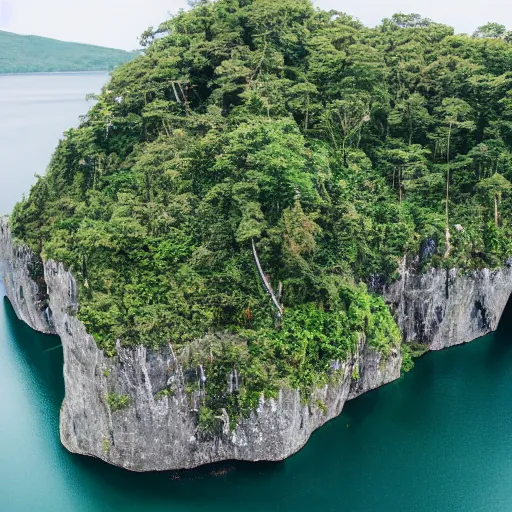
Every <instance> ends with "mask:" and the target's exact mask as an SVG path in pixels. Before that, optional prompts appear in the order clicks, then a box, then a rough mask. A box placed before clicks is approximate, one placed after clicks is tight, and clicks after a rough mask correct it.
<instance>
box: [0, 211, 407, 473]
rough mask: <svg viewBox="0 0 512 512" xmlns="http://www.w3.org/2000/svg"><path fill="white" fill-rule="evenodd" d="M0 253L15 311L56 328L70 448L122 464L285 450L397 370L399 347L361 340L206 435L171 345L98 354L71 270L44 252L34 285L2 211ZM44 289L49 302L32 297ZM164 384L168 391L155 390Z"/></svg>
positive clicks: (180, 464)
mask: <svg viewBox="0 0 512 512" xmlns="http://www.w3.org/2000/svg"><path fill="white" fill-rule="evenodd" d="M35 260H37V258H36V259H35ZM0 262H1V265H2V266H1V268H0V270H1V271H2V272H3V276H4V280H5V284H6V290H7V295H8V297H9V299H10V301H11V303H12V305H13V307H14V310H15V311H16V314H17V315H18V318H20V319H21V320H24V321H25V322H26V323H28V324H29V325H30V326H31V327H33V328H34V329H37V330H40V331H42V332H51V333H56V334H58V335H59V336H60V337H61V340H62V346H63V351H64V381H65V388H66V394H65V399H64V403H63V405H62V408H61V417H60V434H61V440H62V443H63V444H64V445H65V446H66V447H67V448H68V449H69V450H70V451H72V452H75V453H80V454H86V455H92V456H95V457H99V458H101V459H103V460H105V461H107V462H109V463H111V464H115V465H118V466H122V467H124V468H128V469H131V470H135V471H150V470H167V469H177V468H190V467H194V466H198V465H201V464H206V463H209V462H214V461H220V460H225V459H239V460H252V461H255V460H280V459H284V458H286V457H288V456H289V455H291V454H293V453H295V452H296V451H297V450H299V449H300V448H301V447H302V446H303V445H304V444H305V443H306V442H307V440H308V439H309V437H310V435H311V433H312V432H313V431H314V430H315V429H317V428H318V427H320V426H321V425H323V424H324V423H325V422H327V421H329V420H330V419H332V418H334V417H335V416H337V415H338V414H340V412H341V410H342V408H343V405H344V404H345V402H346V401H347V400H349V399H351V398H355V397H356V396H358V395H360V394H361V393H364V392H366V391H368V390H370V389H373V388H376V387H378V386H381V385H383V384H386V383H388V382H390V381H392V380H395V379H397V378H398V377H399V376H400V367H401V355H400V352H399V350H398V349H394V350H392V351H391V353H390V354H389V355H388V356H387V357H383V356H382V354H380V353H378V352H376V351H375V350H373V349H372V348H371V347H369V346H368V345H367V344H366V343H365V340H364V339H361V340H360V344H359V347H358V350H357V353H356V354H354V356H353V357H352V359H351V360H350V361H347V362H344V363H341V362H340V363H337V365H336V366H335V367H334V368H333V376H332V378H331V383H330V384H329V385H326V386H324V387H323V388H321V389H317V390H316V391H315V392H314V393H313V396H312V397H311V400H309V402H308V404H304V403H303V401H302V399H301V396H300V393H299V392H298V391H297V390H294V389H282V390H281V391H280V392H279V394H278V397H277V398H275V399H273V398H271V399H265V398H264V397H261V399H260V403H259V406H258V407H257V409H256V410H255V411H253V412H252V413H251V415H250V416H249V417H248V418H246V419H244V420H242V421H241V422H240V423H239V425H238V426H237V427H236V428H235V429H234V430H230V428H229V418H228V417H227V415H225V414H224V415H223V419H222V422H223V428H222V432H219V433H218V435H216V436H214V437H205V436H203V435H201V434H200V432H198V429H197V411H195V410H194V409H195V403H194V400H193V399H191V395H190V393H187V391H186V382H185V379H186V377H185V372H184V369H183V368H182V367H181V365H180V363H179V361H178V358H177V357H176V354H175V353H174V350H173V347H172V345H169V346H168V347H167V348H166V349H162V350H158V351H154V350H149V349H147V348H145V347H142V346H139V347H135V348H123V347H121V346H120V345H119V344H118V347H117V355H116V356H115V357H106V355H105V354H104V353H103V351H102V350H100V349H98V347H97V345H96V343H95V342H94V339H93V338H92V337H91V336H90V335H89V334H87V332H86V331H85V328H84V326H83V324H82V323H81V322H80V321H79V320H78V319H77V317H76V316H75V313H76V311H77V306H78V303H77V285H76V282H75V280H74V278H73V275H72V274H71V273H70V272H68V271H67V270H66V269H65V268H64V267H63V265H62V264H60V263H56V262H53V261H47V262H45V264H44V282H45V283H46V285H47V290H41V282H40V283H39V284H37V283H36V282H34V280H33V277H34V272H31V271H30V268H31V267H32V266H33V264H34V256H33V254H32V253H31V252H30V251H29V250H28V249H26V248H24V247H17V246H15V245H13V243H12V240H11V236H10V233H9V228H8V223H7V221H6V220H5V219H4V220H0ZM21 289H23V293H22V294H20V290H21ZM46 291H47V296H48V297H49V307H48V306H46V304H45V302H44V301H43V302H41V295H44V296H45V297H46ZM163 389H171V390H172V392H171V393H169V394H158V392H159V391H161V390H163ZM114 395H115V396H117V397H126V398H127V400H128V405H127V406H126V407H123V408H121V409H119V410H112V408H111V406H109V403H108V402H109V401H108V397H109V396H114Z"/></svg>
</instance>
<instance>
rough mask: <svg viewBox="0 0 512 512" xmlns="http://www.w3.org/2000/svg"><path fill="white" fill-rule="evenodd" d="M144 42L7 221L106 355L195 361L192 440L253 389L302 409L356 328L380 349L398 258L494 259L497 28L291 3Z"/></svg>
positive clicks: (501, 253) (251, 4) (504, 224)
mask: <svg viewBox="0 0 512 512" xmlns="http://www.w3.org/2000/svg"><path fill="white" fill-rule="evenodd" d="M141 42H142V44H143V46H144V52H143V54H142V55H140V56H138V57H137V58H136V59H135V60H133V61H131V62H129V63H128V64H125V65H123V66H121V67H120V68H119V69H117V70H116V71H115V72H114V73H113V74H112V78H111V80H110V82H109V83H108V84H107V85H106V86H105V88H104V90H103V93H102V94H101V95H100V96H99V97H98V98H97V100H98V101H97V103H96V105H95V106H94V107H93V108H92V109H91V110H90V112H89V113H88V114H87V116H86V117H85V118H84V120H83V122H82V124H81V126H80V127H79V128H78V129H72V130H70V131H68V132H67V133H66V134H65V137H64V139H63V140H62V141H61V142H60V144H59V146H58V148H57V150H56V152H55V154H54V156H53V159H52V161H51V164H50V166H49V168H48V171H47V173H46V175H45V176H44V177H41V178H40V179H39V180H38V182H37V183H36V185H34V187H33V188H32V190H31V193H30V195H29V196H28V197H27V198H26V199H24V200H23V201H22V202H21V203H19V204H18V205H17V206H16V208H15V210H14V212H13V215H12V226H13V231H14V233H15V235H16V237H18V238H19V239H20V240H23V241H25V242H27V243H28V244H29V245H30V246H31V247H32V249H33V250H34V251H36V252H37V253H38V254H41V255H42V257H43V258H53V259H56V260H59V261H62V262H64V263H65V264H66V265H67V266H69V267H70V268H71V269H72V271H73V273H74V275H75V276H76V277H77V279H78V281H79V283H80V309H79V312H78V315H79V318H80V319H81V320H82V321H83V322H84V324H85V325H86V327H87V330H88V332H90V333H91V334H93V335H94V337H95V339H96V340H97V342H98V344H99V345H100V347H102V348H103V349H104V350H105V351H106V353H107V354H109V355H114V354H115V343H116V340H120V342H121V343H122V344H124V345H130V344H138V343H142V344H144V345H147V346H150V347H158V346H160V345H162V344H167V343H168V342H169V341H171V342H172V343H173V344H174V345H175V346H176V347H177V350H178V352H179V353H180V354H182V356H181V357H183V358H185V359H184V360H186V364H188V365H190V366H192V367H193V366H194V365H195V364H202V365H203V367H204V368H205V371H206V375H207V387H208V389H209V393H208V394H207V398H206V399H205V402H204V404H203V408H202V409H201V413H200V422H201V424H202V425H204V426H205V428H213V427H212V425H215V422H216V419H215V418H216V416H215V414H216V413H217V411H218V410H219V408H221V407H225V408H227V410H228V411H229V412H230V413H231V415H232V418H236V417H237V415H238V414H241V413H242V414H243V413H244V411H247V410H248V409H250V408H251V407H254V405H255V404H257V400H258V397H259V395H260V393H261V391H264V392H265V394H266V395H267V396H270V395H272V394H273V393H275V392H276V391H277V390H278V389H279V387H281V386H282V385H292V386H295V387H300V388H301V389H303V390H304V391H305V393H306V396H307V392H308V390H310V389H311V388H312V387H313V386H315V385H319V384H321V383H323V382H325V380H326V379H328V378H331V377H332V375H333V373H334V374H335V369H336V368H337V364H336V361H339V360H346V359H347V357H348V356H349V355H350V354H351V353H354V351H355V350H356V347H357V345H358V340H359V337H360V336H361V334H364V335H365V336H366V338H367V340H368V343H369V344H370V345H371V346H373V347H375V348H376V349H377V350H380V351H381V352H383V353H384V354H387V353H389V351H390V350H394V349H395V348H398V345H399V343H400V334H399V331H398V328H397V326H396V324H395V322H394V320H393V318H392V316H391V313H390V312H389V310H388V308H387V307H386V305H385V304H384V301H383V300H382V298H380V297H379V296H378V295H376V294H374V293H373V291H372V289H371V287H370V290H369V289H368V285H370V284H371V285H372V286H374V285H375V284H376V283H377V284H379V285H382V284H383V283H385V282H390V281H392V280H393V279H395V278H396V277H397V268H398V264H399V262H400V261H401V260H402V259H403V258H404V256H407V258H408V261H409V264H411V265H415V266H416V267H417V268H418V270H420V271H421V270H422V269H424V268H426V267H427V266H434V267H454V266H456V267H460V268H463V269H470V268H477V267H496V266H500V265H503V264H504V262H505V260H506V259H507V257H508V256H509V255H510V254H511V251H510V249H511V247H510V244H511V242H510V234H511V223H510V218H511V217H510V211H511V206H512V202H511V194H510V190H511V188H512V186H511V183H510V181H509V180H511V179H512V153H511V147H512V146H511V144H512V93H511V90H512V45H511V44H510V43H509V34H508V33H507V32H506V30H505V28H504V27H502V26H500V25H497V24H488V25H485V26H483V27H481V28H480V29H479V30H478V31H477V32H476V33H475V34H474V35H473V36H466V35H454V31H453V29H452V28H450V27H447V26H444V25H441V24H438V23H434V22H432V21H430V20H427V19H424V18H421V17H420V16H418V15H403V14H398V15H394V16H392V17H391V18H389V19H386V20H384V21H383V22H382V24H381V25H380V26H378V27H376V28H372V29H370V28H366V27H364V26H363V25H362V24H361V23H359V22H358V21H357V20H355V19H353V18H352V17H350V16H348V15H346V14H343V13H339V12H334V11H329V12H326V11H321V10H317V9H314V8H313V7H312V5H311V3H310V2H309V1H307V0H283V1H281V2H274V1H273V0H218V1H217V2H207V1H200V2H197V3H196V5H195V6H194V7H193V8H192V9H191V10H190V11H188V12H181V13H179V14H178V15H176V16H174V17H173V18H171V19H170V20H168V21H166V22H164V23H163V24H162V25H161V26H160V27H159V29H158V30H156V31H153V30H148V31H147V32H146V33H144V34H143V36H142V39H141ZM420 248H421V250H420ZM226 333H228V334H233V335H234V336H229V335H226ZM408 354H409V352H407V354H406V356H407V357H406V358H405V361H406V365H409V364H410V358H409V356H408ZM233 369H237V371H238V372H240V375H242V376H243V381H242V382H243V385H242V386H241V389H240V393H239V394H234V395H226V394H225V393H224V392H223V390H224V389H225V386H226V376H227V374H228V373H229V372H230V371H232V370H233ZM357 373H358V370H357V368H355V369H354V375H353V376H354V378H358V374H357ZM166 392H168V393H172V389H169V390H166Z"/></svg>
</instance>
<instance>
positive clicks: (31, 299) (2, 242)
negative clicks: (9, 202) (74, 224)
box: [0, 217, 56, 334]
mask: <svg viewBox="0 0 512 512" xmlns="http://www.w3.org/2000/svg"><path fill="white" fill-rule="evenodd" d="M0 276H3V280H4V283H5V287H6V290H7V293H8V297H9V300H10V301H11V304H12V306H13V308H14V310H15V311H16V315H17V316H18V318H19V319H20V320H23V321H24V322H25V323H27V324H28V325H30V326H31V327H32V328H33V329H35V330H37V331H40V332H44V333H47V334H56V331H55V329H54V326H53V323H52V312H51V310H50V308H49V307H48V297H47V295H46V290H45V288H46V286H45V285H44V282H43V280H42V278H43V263H42V261H41V260H39V259H38V258H36V257H34V254H33V253H32V251H30V250H29V249H27V248H26V247H24V246H22V245H15V244H13V243H12V240H11V236H10V232H9V226H8V217H0ZM38 276H39V279H38Z"/></svg>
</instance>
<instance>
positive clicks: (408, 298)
mask: <svg viewBox="0 0 512 512" xmlns="http://www.w3.org/2000/svg"><path fill="white" fill-rule="evenodd" d="M400 274H401V278H400V279H399V280H398V281H396V282H395V283H393V284H392V285H391V286H389V287H387V288H385V289H384V298H385V299H386V302H388V304H390V306H391V307H392V309H393V310H394V311H395V316H396V320H397V322H398V326H399V327H400V330H401V331H402V335H403V338H404V340H405V341H406V342H417V343H424V344H426V345H428V347H429V349H430V350H440V349H442V348H446V347H450V346H452V345H458V344H460V343H467V342H468V341H471V340H474V339H475V338H478V337H480V336H484V335H485V334H488V333H489V332H491V331H494V330H496V328H497V327H498V323H499V321H500V318H501V315H502V314H503V311H504V309H505V306H506V305H507V302H508V299H509V297H510V294H511V293H512V269H511V268H510V267H504V268H500V269H498V270H489V269H481V270H476V271H471V272H465V273H464V272H462V271H461V270H458V269H451V270H434V269H431V270H428V271H427V272H426V273H425V274H421V275H418V274H415V273H412V272H410V271H409V270H407V269H406V268H405V266H404V265H402V268H401V272H400Z"/></svg>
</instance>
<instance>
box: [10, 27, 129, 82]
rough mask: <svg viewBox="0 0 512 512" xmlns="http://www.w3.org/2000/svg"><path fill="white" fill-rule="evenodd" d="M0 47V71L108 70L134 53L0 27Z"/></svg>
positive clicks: (126, 60)
mask: <svg viewBox="0 0 512 512" xmlns="http://www.w3.org/2000/svg"><path fill="white" fill-rule="evenodd" d="M0 49H1V51H0V73H34V72H51V71H109V70H112V69H114V68H115V67H117V66H119V65H120V64H123V63H125V62H128V61H129V60H131V59H133V58H134V57H135V56H136V53H135V52H126V51H124V50H116V49H113V48H103V47H101V46H92V45H88V44H79V43H67V42H64V41H57V40H55V39H48V38H46V37H38V36H22V35H19V34H12V33H10V32H3V31H1V30H0Z"/></svg>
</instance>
